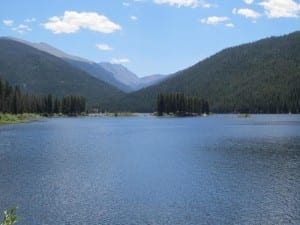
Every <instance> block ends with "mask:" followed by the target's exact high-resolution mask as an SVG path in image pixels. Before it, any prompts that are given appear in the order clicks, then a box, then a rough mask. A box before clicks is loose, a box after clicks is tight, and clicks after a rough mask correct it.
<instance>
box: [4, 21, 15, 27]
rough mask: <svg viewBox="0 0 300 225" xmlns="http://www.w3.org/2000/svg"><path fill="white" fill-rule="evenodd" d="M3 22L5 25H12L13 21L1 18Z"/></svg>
mask: <svg viewBox="0 0 300 225" xmlns="http://www.w3.org/2000/svg"><path fill="white" fill-rule="evenodd" d="M2 22H3V24H4V25H5V26H9V27H10V26H12V25H14V21H13V20H3V21H2Z"/></svg>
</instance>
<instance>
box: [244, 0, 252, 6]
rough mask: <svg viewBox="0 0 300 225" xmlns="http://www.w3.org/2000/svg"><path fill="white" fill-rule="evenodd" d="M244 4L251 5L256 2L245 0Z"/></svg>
mask: <svg viewBox="0 0 300 225" xmlns="http://www.w3.org/2000/svg"><path fill="white" fill-rule="evenodd" d="M244 2H245V3H246V4H248V5H251V4H252V3H253V2H254V0H244Z"/></svg>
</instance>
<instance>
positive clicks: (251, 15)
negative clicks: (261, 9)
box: [232, 8, 261, 19]
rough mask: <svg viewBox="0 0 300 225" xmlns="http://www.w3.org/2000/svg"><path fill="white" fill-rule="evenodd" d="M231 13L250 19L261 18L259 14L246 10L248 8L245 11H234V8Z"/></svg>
mask: <svg viewBox="0 0 300 225" xmlns="http://www.w3.org/2000/svg"><path fill="white" fill-rule="evenodd" d="M232 13H233V14H238V15H241V16H244V17H246V18H251V19H257V18H258V17H260V16H261V15H260V13H258V12H256V11H254V10H252V9H248V8H245V9H236V8H234V9H233V10H232Z"/></svg>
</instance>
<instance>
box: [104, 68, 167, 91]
mask: <svg viewBox="0 0 300 225" xmlns="http://www.w3.org/2000/svg"><path fill="white" fill-rule="evenodd" d="M99 65H100V66H101V67H102V68H104V69H105V70H107V71H109V72H111V73H112V74H113V75H114V77H115V79H117V80H119V81H120V82H122V83H123V84H125V85H127V86H128V87H130V88H131V91H136V90H139V89H142V88H145V87H148V86H151V85H153V84H156V83H158V82H160V81H162V80H164V79H165V78H166V76H163V75H150V76H146V77H142V78H139V77H138V76H137V75H136V74H134V73H133V72H131V71H129V70H128V69H127V68H126V67H124V66H123V65H121V64H112V63H107V62H102V63H99Z"/></svg>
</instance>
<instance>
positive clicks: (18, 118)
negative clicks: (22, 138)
mask: <svg viewBox="0 0 300 225" xmlns="http://www.w3.org/2000/svg"><path fill="white" fill-rule="evenodd" d="M40 118H41V116H40V115H38V114H31V113H24V114H10V113H0V125H5V124H14V123H25V122H28V121H30V120H36V119H40Z"/></svg>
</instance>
